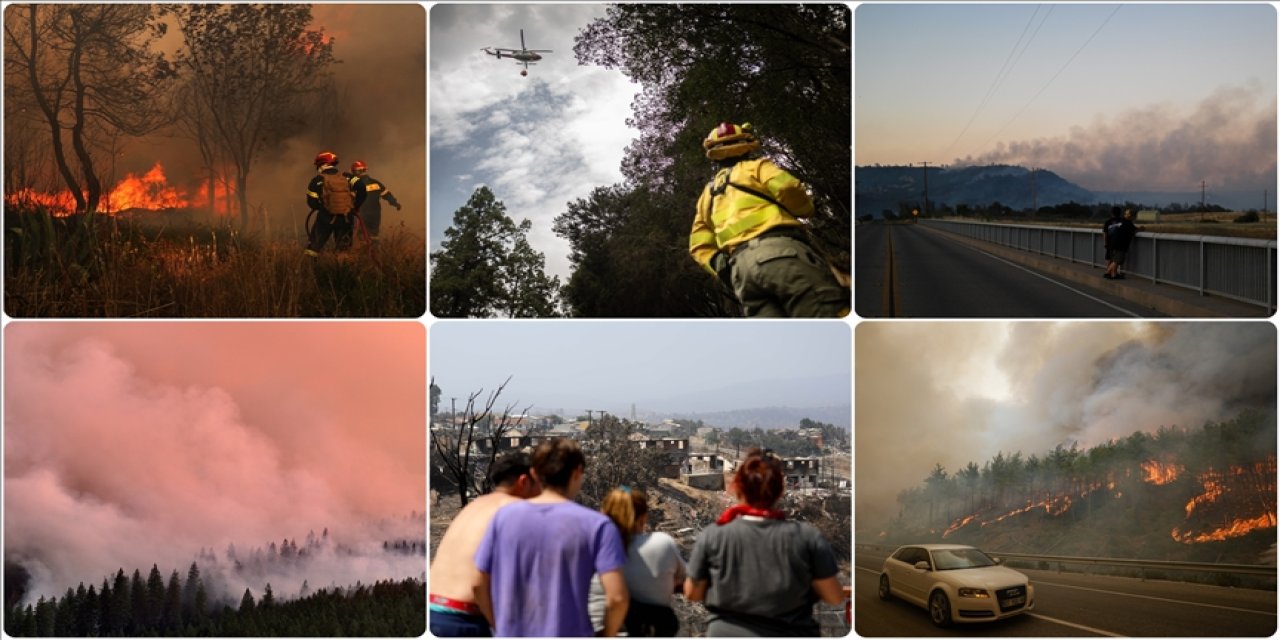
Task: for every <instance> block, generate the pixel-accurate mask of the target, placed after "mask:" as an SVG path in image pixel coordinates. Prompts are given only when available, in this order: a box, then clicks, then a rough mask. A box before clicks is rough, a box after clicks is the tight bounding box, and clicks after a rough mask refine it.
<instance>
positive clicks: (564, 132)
mask: <svg viewBox="0 0 1280 640" xmlns="http://www.w3.org/2000/svg"><path fill="white" fill-rule="evenodd" d="M604 12H605V8H604V5H594V4H592V5H587V4H576V5H521V4H508V5H436V6H434V7H432V8H431V13H430V19H429V23H430V29H431V33H430V36H429V38H428V42H429V50H430V59H429V72H428V73H429V78H430V83H429V89H428V91H429V96H428V113H429V119H430V173H431V183H430V185H431V191H430V204H431V206H430V210H431V216H430V229H431V234H430V235H431V239H430V246H431V249H432V250H435V249H438V248H439V246H440V242H441V241H442V240H443V239H444V231H445V229H446V228H448V227H449V225H450V224H451V223H452V220H453V213H454V212H455V211H457V210H458V208H460V207H461V206H462V205H464V204H466V201H467V199H468V198H469V197H470V195H471V193H472V192H473V191H474V190H475V189H476V188H477V187H479V186H480V185H487V186H489V188H490V189H492V190H493V191H494V193H495V195H496V196H497V198H498V199H499V200H501V201H503V202H504V203H505V204H506V206H507V214H508V215H509V216H511V218H513V219H514V220H516V221H517V222H519V221H520V220H522V219H529V220H531V221H532V222H533V229H532V231H531V232H530V235H529V241H530V243H531V244H532V245H533V247H534V248H535V249H537V250H539V251H541V252H543V253H544V254H545V255H546V257H547V270H548V272H549V273H551V274H553V275H559V276H561V277H562V279H563V278H565V277H567V276H568V274H569V262H568V253H569V245H568V242H567V241H564V240H562V239H560V238H558V237H556V236H555V234H554V233H553V232H552V230H551V227H552V221H553V219H554V218H555V216H556V215H558V214H560V213H562V212H564V211H565V209H566V204H567V203H568V202H570V201H572V200H576V199H578V198H582V197H585V196H586V195H587V194H589V193H590V192H591V190H592V189H593V188H594V187H597V186H608V185H611V184H614V183H617V182H619V181H621V180H622V173H621V171H620V165H621V161H622V152H623V149H624V148H625V147H626V145H627V144H628V143H629V142H630V141H631V140H632V138H634V137H635V131H634V130H633V129H631V128H629V127H627V126H626V119H627V118H628V117H629V116H630V115H631V101H632V98H633V97H634V95H635V93H636V92H637V91H638V89H639V85H637V84H632V83H631V82H630V81H629V80H627V78H625V77H624V76H623V75H622V74H621V73H620V72H617V71H608V70H605V69H602V68H597V67H583V66H579V65H578V63H577V61H576V60H575V58H574V54H573V39H574V37H575V36H576V35H577V34H578V32H579V31H580V30H581V29H582V28H584V27H585V26H586V25H587V24H588V23H589V22H590V21H591V20H592V19H594V18H597V17H603V16H604ZM521 29H524V35H525V44H526V46H528V47H529V48H530V49H551V50H552V53H548V54H543V60H542V61H541V62H538V63H536V64H535V65H533V66H531V67H529V75H528V76H527V77H521V76H520V70H521V69H522V68H523V67H521V66H517V65H516V63H515V62H514V61H511V60H507V59H505V58H504V59H501V60H499V59H496V58H494V57H492V56H489V55H486V54H485V53H484V52H482V51H480V49H481V48H482V47H503V48H519V46H520V30H521Z"/></svg>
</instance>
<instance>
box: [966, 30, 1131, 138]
mask: <svg viewBox="0 0 1280 640" xmlns="http://www.w3.org/2000/svg"><path fill="white" fill-rule="evenodd" d="M1121 6H1123V5H1116V8H1115V9H1114V10H1113V11H1112V12H1111V15H1109V16H1107V19H1106V20H1103V21H1102V24H1100V25H1098V28H1097V29H1094V31H1093V34H1092V35H1090V36H1089V39H1088V40H1085V41H1084V44H1082V45H1080V48H1079V49H1076V52H1075V53H1073V54H1071V58H1070V59H1068V60H1067V62H1066V63H1065V64H1063V65H1062V67H1061V68H1059V69H1058V72H1057V73H1055V74H1053V77H1052V78H1049V81H1048V82H1046V83H1044V86H1042V87H1040V90H1039V91H1037V92H1036V93H1035V95H1033V96H1031V99H1030V100H1027V103H1026V104H1024V105H1022V108H1021V109H1019V110H1018V112H1017V113H1015V114H1013V117H1012V118H1009V120H1008V121H1007V122H1005V123H1004V126H1003V127H1000V130H999V131H996V132H995V133H994V134H992V135H991V137H990V138H987V141H986V142H984V143H982V146H980V147H978V150H977V151H976V152H975V153H974V155H977V154H978V153H981V152H982V150H983V149H985V148H987V145H988V144H991V141H992V140H994V139H996V137H998V136H999V135H1000V134H1002V133H1004V130H1005V129H1008V128H1009V125H1011V124H1013V123H1014V121H1015V120H1017V119H1018V118H1019V117H1020V116H1021V115H1022V114H1023V112H1025V111H1026V110H1027V109H1028V108H1029V107H1030V106H1031V103H1033V102H1035V101H1036V98H1039V97H1040V94H1042V93H1044V92H1045V89H1048V88H1049V85H1051V84H1053V81H1054V80H1057V79H1058V76H1060V75H1062V72H1063V71H1066V70H1067V67H1069V66H1071V63H1072V62H1075V60H1076V57H1077V56H1079V55H1080V52H1081V51H1084V48H1085V47H1087V46H1089V43H1090V42H1093V39H1094V38H1095V37H1097V35H1098V33H1100V32H1101V31H1102V28H1103V27H1105V26H1107V23H1109V22H1111V19H1112V18H1114V17H1115V15H1116V13H1117V12H1119V11H1120V7H1121Z"/></svg>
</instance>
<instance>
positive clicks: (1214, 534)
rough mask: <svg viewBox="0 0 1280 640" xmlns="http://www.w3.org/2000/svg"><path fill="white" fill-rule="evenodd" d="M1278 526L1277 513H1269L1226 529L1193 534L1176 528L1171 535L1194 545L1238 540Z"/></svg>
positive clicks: (1182, 541) (1237, 521)
mask: <svg viewBox="0 0 1280 640" xmlns="http://www.w3.org/2000/svg"><path fill="white" fill-rule="evenodd" d="M1275 526H1276V514H1275V512H1267V513H1264V514H1262V515H1260V516H1258V517H1256V518H1237V519H1236V520H1234V521H1232V522H1231V524H1229V525H1227V526H1225V527H1219V528H1217V529H1214V530H1213V531H1210V532H1208V533H1201V534H1191V533H1188V532H1183V531H1179V530H1178V529H1177V528H1176V527H1175V528H1174V530H1173V531H1172V532H1171V534H1170V535H1172V536H1173V539H1174V540H1177V541H1178V542H1181V543H1183V544H1194V543H1197V542H1219V541H1222V540H1226V539H1228V538H1238V537H1240V536H1243V535H1245V534H1247V533H1249V532H1250V531H1254V530H1257V529H1266V528H1270V527H1275Z"/></svg>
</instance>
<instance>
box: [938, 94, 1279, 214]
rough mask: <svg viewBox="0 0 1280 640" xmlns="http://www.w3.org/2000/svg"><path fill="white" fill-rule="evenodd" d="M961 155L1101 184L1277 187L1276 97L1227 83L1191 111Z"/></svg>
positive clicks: (1111, 187)
mask: <svg viewBox="0 0 1280 640" xmlns="http://www.w3.org/2000/svg"><path fill="white" fill-rule="evenodd" d="M955 162H956V164H960V165H974V164H977V165H982V164H993V163H994V164H1020V165H1023V166H1035V167H1043V168H1046V169H1050V170H1052V171H1054V172H1055V173H1057V174H1059V175H1061V176H1063V177H1065V178H1067V179H1068V180H1071V181H1073V182H1075V183H1077V184H1079V185H1081V186H1083V187H1085V188H1087V189H1091V190H1095V191H1181V192H1192V191H1198V190H1199V187H1200V182H1201V180H1204V181H1205V182H1206V183H1207V185H1208V187H1209V189H1210V190H1214V191H1257V192H1261V191H1262V190H1263V189H1272V190H1274V188H1275V184H1276V96H1275V93H1274V92H1272V93H1270V94H1268V93H1266V92H1264V91H1263V90H1262V88H1261V86H1259V85H1251V86H1247V87H1230V88H1222V89H1219V90H1218V91H1217V92H1216V93H1214V94H1213V95H1212V96H1209V97H1208V98H1206V99H1204V100H1203V101H1201V102H1200V103H1199V104H1198V105H1197V106H1196V107H1195V109H1194V110H1193V111H1192V112H1190V113H1186V112H1183V111H1181V110H1178V109H1174V108H1171V107H1169V106H1167V105H1162V104H1156V105H1151V106H1148V107H1145V108H1141V109H1133V110H1130V111H1126V112H1123V113H1121V114H1119V115H1117V116H1115V117H1113V118H1110V119H1106V118H1103V117H1098V118H1097V119H1096V120H1095V121H1094V122H1093V124H1091V125H1089V126H1077V127H1073V128H1072V129H1071V132H1070V133H1069V134H1068V135H1067V136H1065V137H1058V138H1038V139H1035V140H1022V141H1015V142H1009V143H1001V144H1000V145H999V146H998V148H997V149H996V150H994V151H991V152H988V153H984V154H981V155H979V156H978V157H976V158H974V157H968V158H965V159H963V160H960V159H957V160H956V161H955Z"/></svg>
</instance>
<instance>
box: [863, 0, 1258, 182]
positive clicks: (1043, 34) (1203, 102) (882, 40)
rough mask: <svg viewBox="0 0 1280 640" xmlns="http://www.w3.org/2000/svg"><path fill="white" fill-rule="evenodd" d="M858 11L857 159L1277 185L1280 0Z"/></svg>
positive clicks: (1102, 178)
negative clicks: (1278, 4)
mask: <svg viewBox="0 0 1280 640" xmlns="http://www.w3.org/2000/svg"><path fill="white" fill-rule="evenodd" d="M854 25H855V30H856V32H855V39H854V42H855V53H854V60H855V67H856V68H855V93H856V98H855V130H856V133H855V141H856V142H855V144H856V148H855V158H856V162H857V164H858V165H867V164H873V163H881V164H906V163H912V162H922V161H929V162H930V163H933V164H951V163H954V162H956V161H957V160H967V161H969V162H976V163H987V162H1008V163H1014V164H1024V165H1034V166H1039V167H1043V168H1047V169H1050V170H1053V171H1055V172H1057V173H1059V174H1062V175H1064V177H1067V178H1068V179H1071V180H1074V181H1076V182H1078V183H1079V184H1081V185H1082V186H1085V187H1086V188H1091V189H1115V190H1123V189H1152V190H1154V189H1178V190H1187V191H1190V190H1192V187H1193V186H1194V187H1198V186H1199V183H1200V180H1202V179H1206V180H1209V181H1210V182H1211V183H1216V185H1217V186H1218V187H1219V188H1223V189H1250V190H1251V189H1256V190H1257V191H1259V192H1261V190H1262V189H1264V188H1268V187H1270V188H1271V189H1272V193H1274V188H1275V176H1276V10H1275V9H1274V8H1273V7H1272V6H1271V5H1268V4H1235V5H1228V4H1215V5H1205V4H1198V5H1197V4H1123V5H1117V4H1084V3H1080V4H1058V5H1037V4H1012V3H1008V4H992V5H963V4H917V5H902V4H863V5H861V6H859V7H858V9H857V10H856V11H855V14H854ZM1002 69H1004V72H1003V73H1001V71H1002ZM998 77H1001V78H1002V79H1001V80H1000V81H999V82H998V83H997V78H998ZM993 87H994V90H993ZM988 94H990V96H989V97H988ZM984 97H985V98H986V100H985V104H984ZM980 106H981V108H980ZM966 126H967V128H966Z"/></svg>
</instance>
